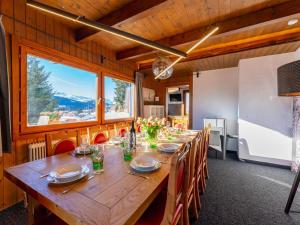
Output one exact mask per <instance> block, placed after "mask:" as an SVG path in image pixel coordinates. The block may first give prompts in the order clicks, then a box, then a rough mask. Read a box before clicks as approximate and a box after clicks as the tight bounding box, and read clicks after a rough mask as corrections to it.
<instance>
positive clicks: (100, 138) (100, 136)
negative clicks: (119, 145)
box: [94, 132, 107, 144]
mask: <svg viewBox="0 0 300 225" xmlns="http://www.w3.org/2000/svg"><path fill="white" fill-rule="evenodd" d="M106 141H107V140H106V137H105V134H103V133H102V132H101V133H98V134H97V135H96V137H95V138H94V144H102V143H105V142H106Z"/></svg>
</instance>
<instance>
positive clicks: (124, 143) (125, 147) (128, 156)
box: [120, 135, 133, 161]
mask: <svg viewBox="0 0 300 225" xmlns="http://www.w3.org/2000/svg"><path fill="white" fill-rule="evenodd" d="M120 147H121V149H122V151H123V157H124V160H125V161H131V160H132V151H133V149H130V143H129V137H128V136H127V135H126V136H125V137H123V138H122V139H121V144H120Z"/></svg>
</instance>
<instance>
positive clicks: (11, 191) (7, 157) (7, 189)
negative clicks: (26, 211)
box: [3, 152, 17, 208]
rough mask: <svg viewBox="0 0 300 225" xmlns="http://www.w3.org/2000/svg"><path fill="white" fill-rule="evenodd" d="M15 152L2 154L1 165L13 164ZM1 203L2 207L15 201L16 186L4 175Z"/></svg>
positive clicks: (5, 166) (9, 165) (8, 165)
mask: <svg viewBox="0 0 300 225" xmlns="http://www.w3.org/2000/svg"><path fill="white" fill-rule="evenodd" d="M15 164H16V163H15V153H14V152H12V153H4V154H3V166H4V168H7V167H11V166H13V165H15ZM3 196H4V197H3V204H4V208H6V207H8V206H10V205H12V204H14V203H15V202H17V187H16V186H15V185H14V184H13V183H12V182H10V181H9V180H8V179H6V178H5V177H4V179H3Z"/></svg>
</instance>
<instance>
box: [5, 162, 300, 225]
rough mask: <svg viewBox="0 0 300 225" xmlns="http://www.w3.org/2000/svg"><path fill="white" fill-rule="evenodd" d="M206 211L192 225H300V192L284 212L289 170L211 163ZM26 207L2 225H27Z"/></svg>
mask: <svg viewBox="0 0 300 225" xmlns="http://www.w3.org/2000/svg"><path fill="white" fill-rule="evenodd" d="M209 176H210V177H209V179H208V181H207V190H206V193H205V194H204V195H203V196H201V197H202V198H201V201H202V211H201V216H200V218H199V220H198V221H193V222H192V225H296V224H298V225H299V224H300V188H299V191H298V193H297V194H296V197H295V200H294V204H293V206H292V209H291V210H292V212H291V213H290V214H289V215H286V214H285V213H284V212H283V210H284V207H285V203H286V200H287V197H288V194H289V191H290V187H291V184H292V182H293V178H294V174H292V173H291V172H290V171H289V170H286V169H280V168H274V167H269V166H262V165H256V164H251V163H244V162H239V161H237V160H236V159H234V157H230V158H229V159H227V160H225V161H223V160H217V159H214V158H210V159H209ZM26 221H27V215H26V210H25V209H24V208H23V206H22V204H17V205H15V206H13V207H10V208H8V209H6V210H4V211H2V212H1V213H0V225H26V224H27V223H26Z"/></svg>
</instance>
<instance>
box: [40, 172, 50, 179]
mask: <svg viewBox="0 0 300 225" xmlns="http://www.w3.org/2000/svg"><path fill="white" fill-rule="evenodd" d="M49 174H50V173H47V174H44V175H41V176H40V178H43V177H47V176H49Z"/></svg>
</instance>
